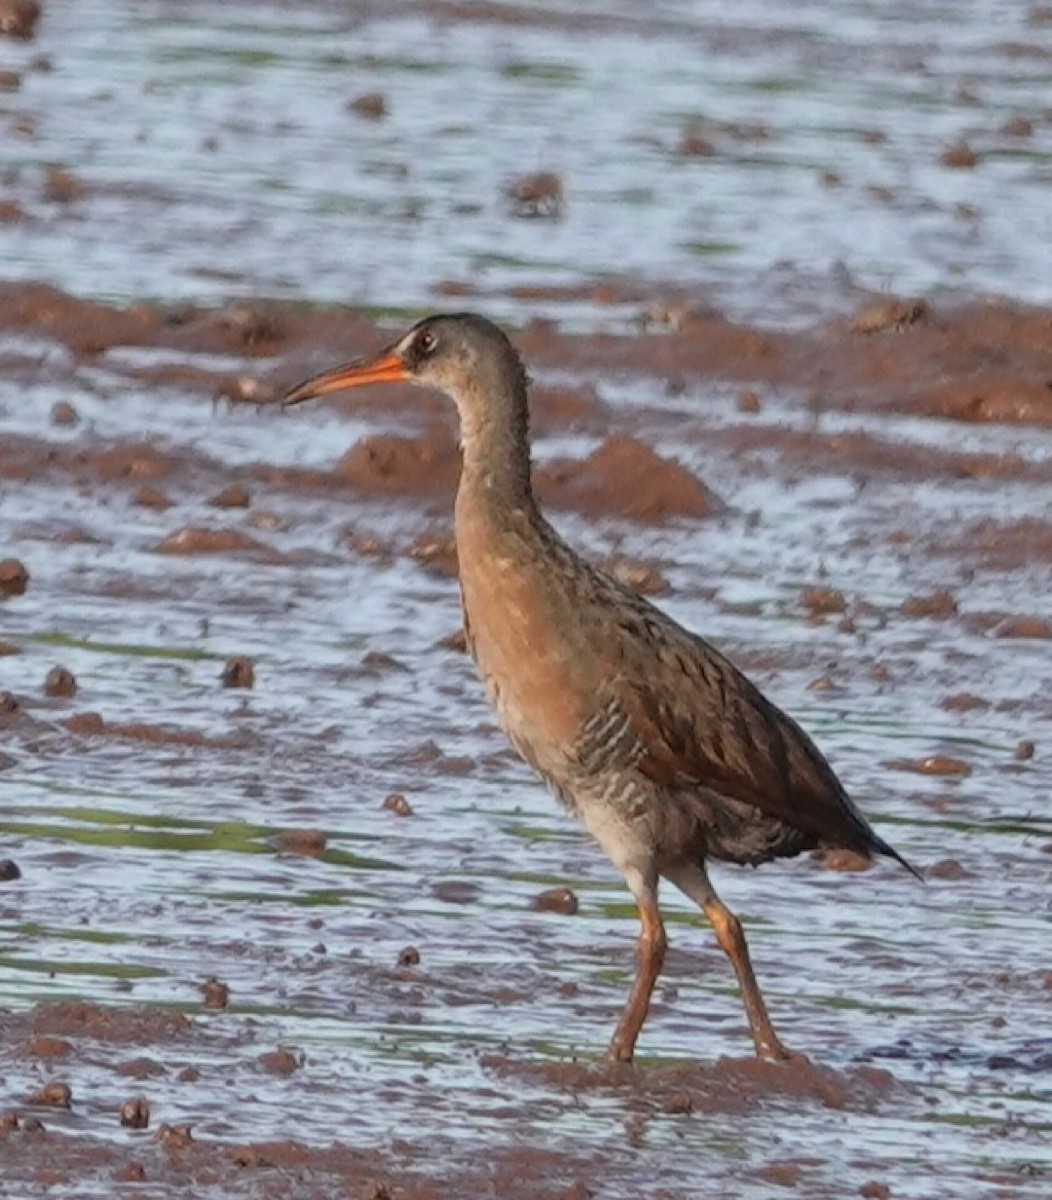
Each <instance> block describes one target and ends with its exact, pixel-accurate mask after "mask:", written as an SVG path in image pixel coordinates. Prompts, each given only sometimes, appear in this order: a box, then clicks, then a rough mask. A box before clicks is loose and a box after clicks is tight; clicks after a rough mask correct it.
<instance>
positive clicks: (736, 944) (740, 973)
mask: <svg viewBox="0 0 1052 1200" xmlns="http://www.w3.org/2000/svg"><path fill="white" fill-rule="evenodd" d="M669 879H671V880H672V882H673V883H674V884H675V885H676V886H677V887H678V888H679V889H680V890H681V891H682V892H685V893H686V894H687V895H688V896H689V897H690V898H691V899H692V900H693V901H694V902H695V903H696V904H698V905H700V907H701V909H702V911H703V912H704V913H705V916H706V917H708V919H709V921H710V923H711V925H712V928H713V930H714V932H715V934H716V941H717V942H719V945H720V949H721V950H722V951H723V953H724V954H726V955H727V957H728V958H729V959H730V960H731V966H732V967H734V974H735V975H736V976H737V977H738V987H739V988H740V989H741V994H742V1000H743V1001H744V1003H745V1015H746V1017H748V1019H749V1032H750V1033H751V1034H752V1040H753V1042H754V1044H755V1046H756V1054H757V1056H758V1057H759V1058H766V1059H786V1058H796V1057H797V1055H795V1054H793V1053H792V1051H790V1050H787V1049H786V1048H785V1046H784V1045H783V1044H782V1041H781V1039H780V1038H779V1037H778V1035H777V1034H776V1033H775V1031H774V1026H773V1025H772V1024H771V1018H770V1017H769V1016H768V1015H767V1005H766V1004H765V1003H764V1001H763V996H762V994H761V992H760V986H759V984H758V983H757V982H756V976H755V975H754V974H753V969H752V962H751V961H750V960H749V947H748V945H747V943H746V941H745V934H744V932H743V931H742V925H741V921H739V920H738V918H737V917H736V916H735V915H734V913H732V912H731V910H730V909H729V908H728V907H727V906H726V904H724V903H723V901H722V900H721V899H720V898H719V896H717V895H716V889H715V888H714V887H713V886H712V884H711V882H710V881H709V876H708V873H707V872H706V870H705V868H704V867H702V866H700V865H697V866H695V865H694V864H693V863H692V864H690V866H689V867H684V868H683V869H682V870H680V871H677V872H675V873H670V874H669Z"/></svg>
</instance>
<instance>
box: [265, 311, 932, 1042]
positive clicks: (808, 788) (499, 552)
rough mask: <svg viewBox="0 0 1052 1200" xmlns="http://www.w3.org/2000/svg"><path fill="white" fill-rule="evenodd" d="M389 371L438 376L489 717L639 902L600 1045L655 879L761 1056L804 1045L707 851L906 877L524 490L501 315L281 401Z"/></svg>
mask: <svg viewBox="0 0 1052 1200" xmlns="http://www.w3.org/2000/svg"><path fill="white" fill-rule="evenodd" d="M397 381H408V382H412V383H415V384H420V385H423V386H425V387H428V388H432V389H437V390H438V391H439V392H443V393H445V395H446V396H448V397H449V398H451V399H452V400H453V402H454V404H455V405H456V408H457V412H458V415H459V422H460V445H461V460H462V461H461V474H460V480H459V484H458V487H457V495H456V502H455V508H454V515H455V537H456V547H457V556H458V562H459V576H460V593H461V607H462V612H463V621H464V631H465V637H466V642H467V646H468V649H469V651H470V653H471V656H472V658H473V659H474V661H475V664H476V666H477V669H478V672H479V674H480V676H481V678H482V682H483V684H484V687H485V691H486V693H487V695H488V697H489V700H490V702H491V704H492V705H493V708H494V709H495V710H496V714H497V718H498V720H499V723H500V725H501V726H502V728H503V730H504V732H505V733H506V734H507V736H508V738H509V740H510V741H511V743H512V745H513V746H514V748H515V749H516V750H517V751H518V753H519V755H520V756H521V757H522V758H523V759H524V760H525V761H526V762H527V763H528V764H529V765H530V766H531V767H533V768H534V770H535V771H536V772H537V773H538V774H539V775H540V776H541V777H542V778H543V779H544V780H545V781H546V782H547V784H548V785H549V787H550V788H551V789H552V791H553V792H554V793H555V795H556V797H557V798H558V800H559V801H561V802H562V804H563V805H564V806H565V808H566V809H567V810H568V811H569V813H570V814H572V815H573V816H574V817H576V818H577V819H578V820H579V821H580V822H581V823H582V824H583V825H584V827H585V829H586V830H587V831H588V833H589V834H591V836H592V838H593V839H594V840H595V842H597V843H598V845H599V847H600V848H601V849H602V850H603V851H604V852H605V853H606V855H607V856H608V858H609V859H610V860H611V861H612V862H613V864H614V866H615V867H616V868H617V870H618V871H619V872H620V874H621V876H622V877H623V878H624V881H625V883H626V884H627V886H628V889H629V891H630V892H631V893H632V896H633V898H634V900H635V903H636V907H637V909H638V914H639V922H640V926H639V936H638V941H637V946H636V968H635V976H634V980H633V983H632V987H631V990H630V993H629V996H628V999H627V1002H626V1003H625V1005H624V1009H623V1011H622V1012H621V1015H620V1018H619V1020H618V1021H617V1025H616V1027H615V1029H614V1033H613V1037H612V1039H611V1042H610V1047H609V1051H608V1054H609V1057H610V1058H611V1059H613V1060H614V1061H616V1062H631V1061H632V1059H633V1057H634V1055H635V1051H636V1045H637V1041H638V1038H639V1035H640V1032H641V1030H642V1028H643V1024H644V1022H645V1020H646V1016H647V1011H648V1009H649V1006H650V1001H651V997H652V995H653V991H654V987H655V984H656V982H657V979H658V977H659V975H660V972H661V969H662V966H663V963H664V959H665V953H666V948H667V938H666V933H665V927H664V922H663V920H662V915H661V909H660V906H659V885H660V883H661V881H662V880H667V881H668V882H669V883H671V884H673V885H674V886H675V887H677V888H678V889H679V890H680V891H681V892H683V893H684V894H685V895H686V896H687V897H688V898H689V899H690V900H692V901H693V902H694V903H696V904H697V905H698V906H699V908H700V909H701V911H702V912H703V913H704V915H705V917H706V918H707V919H708V921H709V922H710V924H711V925H712V928H713V930H714V932H715V935H716V940H717V942H718V944H719V946H720V947H721V949H722V950H723V951H724V953H725V954H726V955H727V957H728V958H729V959H730V963H731V965H732V967H733V969H734V972H735V975H736V977H737V981H738V986H739V989H740V992H741V996H742V1000H743V1003H744V1008H745V1015H746V1018H747V1020H748V1024H749V1030H750V1033H751V1035H752V1040H753V1044H754V1046H755V1051H756V1054H757V1056H758V1057H760V1058H763V1059H768V1060H779V1059H788V1058H793V1057H800V1056H797V1055H794V1054H793V1053H792V1052H791V1051H789V1050H788V1049H787V1048H786V1046H785V1045H784V1043H783V1042H782V1041H781V1039H780V1038H779V1037H778V1035H777V1033H776V1032H775V1029H774V1026H773V1025H772V1023H771V1018H770V1016H769V1014H768V1011H767V1006H766V1004H765V1003H764V999H763V995H762V993H761V991H760V988H759V985H758V984H757V982H756V976H755V974H754V972H753V967H752V963H751V961H750V956H749V949H748V945H747V943H746V939H745V934H744V932H743V930H742V926H741V922H740V921H739V920H738V918H737V917H736V916H735V915H734V913H732V912H731V910H730V909H729V908H728V907H727V906H726V905H725V904H724V903H723V901H722V900H721V899H720V897H719V896H718V895H717V893H716V890H715V888H714V887H713V885H712V882H711V880H710V878H709V870H708V866H709V864H710V862H729V863H737V864H748V865H752V866H757V865H759V864H761V863H766V862H769V861H771V860H773V859H779V858H788V857H793V856H795V855H798V854H800V853H801V852H803V851H805V850H810V849H815V848H843V849H847V850H851V851H855V852H856V853H857V854H859V855H862V856H863V857H865V858H866V859H867V860H868V859H871V858H872V856H873V855H885V856H888V857H890V858H892V859H895V860H897V861H898V862H899V863H900V864H901V865H902V866H903V867H905V868H906V869H907V870H909V871H911V872H912V873H913V874H914V875H918V872H917V871H915V870H914V868H913V867H912V866H910V864H909V863H908V862H907V861H906V860H905V859H904V858H903V857H902V856H901V855H900V854H899V853H898V852H897V851H896V850H894V849H892V847H891V846H890V845H889V844H888V843H887V842H886V841H884V839H883V838H881V837H880V836H879V835H878V834H877V833H876V832H875V831H874V830H873V829H872V828H871V826H870V825H869V823H868V822H867V820H866V818H865V817H864V816H863V815H862V813H861V812H860V810H859V809H858V808H857V807H856V806H855V804H854V802H853V801H852V800H851V799H850V797H849V796H848V794H847V792H846V790H845V788H844V787H843V785H842V784H841V782H840V780H839V779H838V778H837V775H836V774H835V772H834V770H833V768H832V767H831V766H830V764H829V762H828V761H827V760H826V758H825V757H824V756H823V755H822V753H821V752H820V751H819V749H818V748H817V747H816V745H815V744H814V742H813V741H812V740H811V738H810V737H809V736H808V735H807V734H806V733H805V732H804V730H803V729H802V728H801V727H800V725H798V724H797V722H796V721H795V720H793V718H792V717H790V716H788V715H787V714H786V713H784V712H783V711H781V709H779V708H778V707H776V706H775V705H774V704H773V703H772V702H771V701H770V700H768V699H767V698H766V697H765V696H764V695H763V694H762V692H761V691H760V690H759V689H758V688H757V687H756V686H755V685H754V684H753V683H752V682H751V681H750V680H749V679H748V678H747V677H746V676H745V675H744V674H742V672H741V671H739V670H738V669H737V667H735V666H734V665H733V663H732V662H731V661H730V660H729V659H728V658H727V657H726V656H725V655H724V654H723V653H721V652H720V651H719V650H718V649H716V647H714V646H713V645H711V644H710V643H709V642H707V641H705V640H704V639H703V638H701V637H699V636H698V635H696V634H694V633H692V632H690V631H689V630H688V629H687V628H685V627H684V626H683V625H681V624H679V623H678V622H677V621H675V620H673V618H672V617H670V616H669V615H668V614H667V613H665V612H664V611H662V610H661V609H660V608H658V607H657V606H655V605H654V604H652V603H651V602H650V601H649V600H647V599H646V598H645V597H643V596H641V595H639V594H638V593H636V592H635V591H633V590H632V589H631V588H629V587H627V586H626V585H625V584H623V583H622V582H620V581H619V580H617V579H615V578H614V577H613V576H612V575H610V574H607V573H606V572H605V571H603V570H601V569H600V568H599V567H597V566H595V565H593V564H592V563H590V562H588V561H587V560H586V559H584V558H582V557H581V556H580V555H579V554H578V553H577V552H576V551H574V550H573V549H572V548H571V547H570V545H569V544H568V543H567V542H566V541H565V540H564V539H563V538H562V537H561V536H560V534H559V533H558V532H557V531H556V530H555V529H554V528H553V526H552V525H551V524H550V523H549V522H548V520H547V519H546V518H545V516H544V515H543V514H542V512H541V510H540V508H539V506H538V502H537V499H536V497H535V495H534V491H533V487H532V479H531V452H530V431H529V398H528V379H527V374H526V369H525V366H524V364H523V361H522V359H521V357H520V356H519V354H518V352H517V351H516V349H515V347H514V346H513V345H512V343H511V341H510V340H509V339H508V337H507V336H506V335H505V333H504V332H503V331H502V330H501V329H500V328H499V327H498V326H497V325H495V324H494V323H492V322H491V321H489V320H488V319H487V318H485V317H483V316H480V315H478V314H475V313H450V314H437V315H433V316H429V317H426V318H424V319H423V320H421V321H419V322H418V323H417V324H415V325H414V326H413V327H412V328H411V329H409V330H408V331H407V332H406V333H405V334H404V335H403V336H402V337H400V338H399V339H398V340H397V341H396V342H394V343H393V344H392V345H391V346H389V347H388V348H387V349H386V350H384V351H383V352H382V353H380V354H379V355H377V356H375V357H372V358H367V359H357V360H354V361H351V362H347V363H343V364H341V365H339V366H336V367H334V368H332V369H330V370H327V371H324V372H323V373H321V374H319V375H315V376H313V377H312V378H310V379H307V380H305V381H304V382H302V383H300V384H298V385H297V386H295V387H294V388H292V389H291V391H289V392H288V393H287V394H286V395H285V396H284V398H283V400H282V404H283V406H285V407H290V406H294V405H298V404H301V403H303V402H304V401H307V400H311V399H315V398H317V397H320V396H324V395H327V394H329V393H332V392H338V391H343V390H345V389H349V388H358V387H364V386H367V385H380V384H386V383H392V382H397ZM626 486H631V484H630V481H626ZM918 877H919V875H918Z"/></svg>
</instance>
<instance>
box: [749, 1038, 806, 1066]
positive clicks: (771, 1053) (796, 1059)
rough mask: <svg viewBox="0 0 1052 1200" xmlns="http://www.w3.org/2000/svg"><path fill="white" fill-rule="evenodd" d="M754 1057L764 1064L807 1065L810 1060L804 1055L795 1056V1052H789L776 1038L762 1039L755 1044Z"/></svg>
mask: <svg viewBox="0 0 1052 1200" xmlns="http://www.w3.org/2000/svg"><path fill="white" fill-rule="evenodd" d="M756 1057H757V1058H759V1059H762V1060H763V1061H764V1062H793V1063H807V1062H810V1061H811V1060H810V1059H809V1058H808V1057H807V1055H806V1054H797V1052H796V1051H795V1050H790V1049H789V1048H788V1047H787V1046H783V1045H782V1043H781V1042H780V1041H779V1040H778V1038H776V1037H770V1038H764V1039H763V1040H762V1041H757V1043H756Z"/></svg>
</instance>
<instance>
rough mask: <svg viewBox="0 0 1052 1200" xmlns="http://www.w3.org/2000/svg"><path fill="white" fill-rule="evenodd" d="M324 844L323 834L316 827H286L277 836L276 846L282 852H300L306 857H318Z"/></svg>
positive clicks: (322, 851)
mask: <svg viewBox="0 0 1052 1200" xmlns="http://www.w3.org/2000/svg"><path fill="white" fill-rule="evenodd" d="M326 844H327V842H326V838H325V834H324V833H319V832H318V830H317V829H286V830H285V831H284V832H283V833H282V834H281V835H280V836H279V837H278V848H279V849H280V850H281V852H282V853H283V854H302V855H304V856H305V857H307V858H320V857H321V856H322V855H323V854H324V853H325V847H326Z"/></svg>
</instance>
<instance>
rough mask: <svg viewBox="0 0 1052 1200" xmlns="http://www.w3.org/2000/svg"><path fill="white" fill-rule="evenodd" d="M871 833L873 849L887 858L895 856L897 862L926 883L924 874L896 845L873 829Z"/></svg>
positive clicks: (871, 846)
mask: <svg viewBox="0 0 1052 1200" xmlns="http://www.w3.org/2000/svg"><path fill="white" fill-rule="evenodd" d="M869 835H870V843H869V845H870V849H871V850H875V851H876V852H877V853H878V854H883V855H884V856H885V857H886V858H893V859H894V860H895V861H896V862H897V863H899V864H900V865H901V866H903V867H905V868H906V870H907V871H909V873H910V874H911V875H913V876H914V877H915V878H917V879H919V880H920V881H921V883H924V876H923V875H922V874H921V873H920V871H918V870H917V868H916V867H915V866H913V864H912V863H909V862H907V861H906V859H904V858H903V857H902V855H901V854H900V853H899V852H898V851H897V850H896V849H895V848H894V846H889V845H888V843H887V842H886V841H884V839H883V838H882V837H880V836H879V835H878V834H876V833H874V832H873V830H872V829H871V830H870V831H869Z"/></svg>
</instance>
